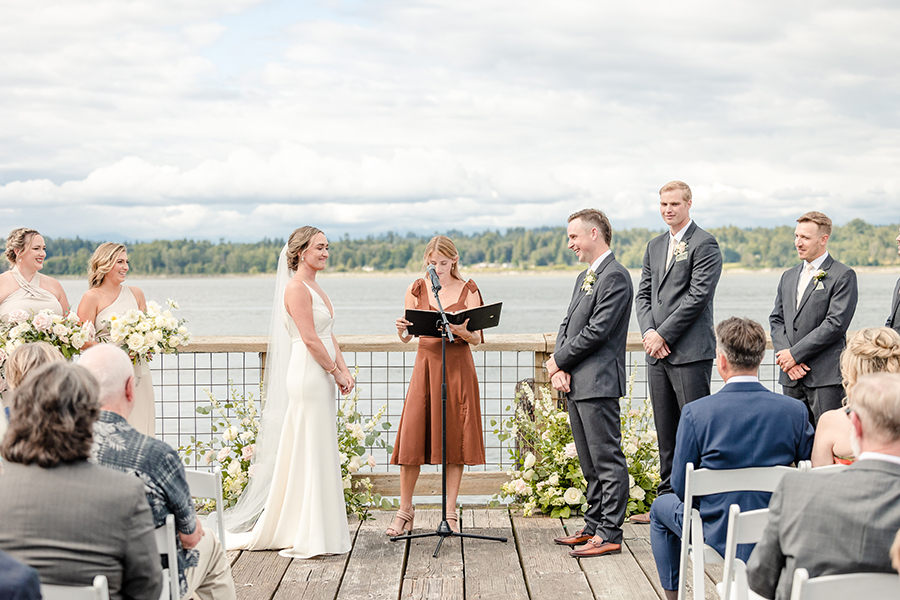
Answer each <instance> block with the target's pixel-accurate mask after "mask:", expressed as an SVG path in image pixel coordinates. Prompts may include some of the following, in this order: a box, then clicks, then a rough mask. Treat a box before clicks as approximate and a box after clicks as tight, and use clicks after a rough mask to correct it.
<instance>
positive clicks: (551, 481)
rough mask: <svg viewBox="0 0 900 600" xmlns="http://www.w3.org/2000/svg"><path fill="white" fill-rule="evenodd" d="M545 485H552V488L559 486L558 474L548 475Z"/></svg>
mask: <svg viewBox="0 0 900 600" xmlns="http://www.w3.org/2000/svg"><path fill="white" fill-rule="evenodd" d="M547 483H548V484H550V485H552V486H554V487H555V486H557V485H559V474H558V473H552V474H551V475H550V477H549V478H548V479H547Z"/></svg>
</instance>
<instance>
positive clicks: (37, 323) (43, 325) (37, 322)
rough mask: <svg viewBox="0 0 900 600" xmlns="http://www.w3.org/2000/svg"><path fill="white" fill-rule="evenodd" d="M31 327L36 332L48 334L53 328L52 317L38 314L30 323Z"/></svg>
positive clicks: (41, 313) (43, 313)
mask: <svg viewBox="0 0 900 600" xmlns="http://www.w3.org/2000/svg"><path fill="white" fill-rule="evenodd" d="M31 324H32V326H33V327H34V328H35V329H37V330H38V331H44V332H49V331H50V328H51V327H53V317H51V316H50V315H48V314H47V313H45V312H39V313H38V314H36V315H35V316H34V319H32V321H31Z"/></svg>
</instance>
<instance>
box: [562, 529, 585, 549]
mask: <svg viewBox="0 0 900 600" xmlns="http://www.w3.org/2000/svg"><path fill="white" fill-rule="evenodd" d="M592 537H594V536H593V535H590V534H587V533H585V532H584V529H579V530H578V531H576V532H575V533H573V534H572V535H567V536H565V537H558V538H553V541H554V542H556V543H557V544H559V545H560V546H580V545H581V544H584V543H585V542H587V541H588V540H589V539H591V538H592Z"/></svg>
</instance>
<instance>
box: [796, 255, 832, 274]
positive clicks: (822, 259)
mask: <svg viewBox="0 0 900 600" xmlns="http://www.w3.org/2000/svg"><path fill="white" fill-rule="evenodd" d="M826 258H828V251H827V250H826V251H825V252H823V253H822V256H820V257H819V258H817V259H815V260H812V261H809V262H810V264H811V265H812V266H813V268H814V270H815V271H818V270H819V269H821V268H822V263H824V262H825V259H826ZM806 262H807V261H805V260H804V261H803V263H802V266H804V267H805V266H806Z"/></svg>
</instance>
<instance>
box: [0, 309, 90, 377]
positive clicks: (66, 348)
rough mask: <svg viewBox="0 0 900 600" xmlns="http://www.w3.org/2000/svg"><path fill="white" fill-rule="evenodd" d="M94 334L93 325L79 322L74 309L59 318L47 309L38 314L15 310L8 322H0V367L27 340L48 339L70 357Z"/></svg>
mask: <svg viewBox="0 0 900 600" xmlns="http://www.w3.org/2000/svg"><path fill="white" fill-rule="evenodd" d="M94 334H95V332H94V324H93V323H91V322H90V321H88V322H87V323H84V324H83V325H80V324H79V323H78V315H76V314H75V313H74V312H69V314H67V315H66V316H65V317H62V316H60V315H57V314H55V313H53V312H52V311H51V310H50V309H49V308H48V309H44V310H42V311H40V312H39V313H37V314H34V313H28V312H26V311H24V310H14V311H12V312H11V313H9V317H8V320H7V321H4V322H0V368H2V367H3V366H5V364H6V359H7V357H8V356H9V354H10V353H11V352H12V351H13V350H15V349H16V348H18V347H19V346H21V345H22V344H27V343H29V342H47V343H48V344H50V345H52V346H55V347H56V348H58V349H59V351H60V352H61V353H62V355H63V356H65V357H66V358H67V359H71V358H72V357H73V356H75V355H76V354H78V353H80V352H81V349H82V348H83V347H84V345H85V343H87V342H90V341H93V340H94Z"/></svg>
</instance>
